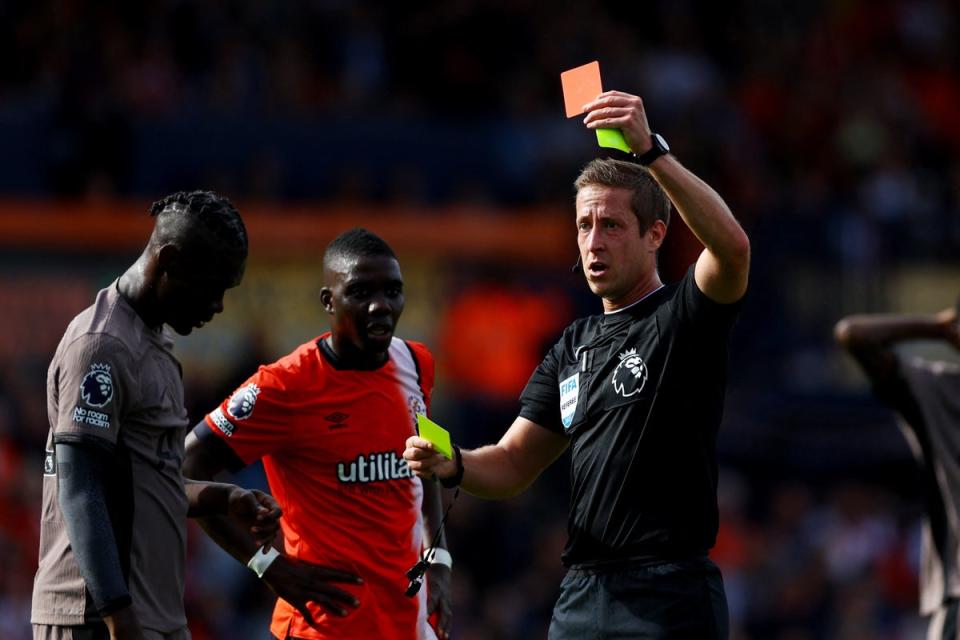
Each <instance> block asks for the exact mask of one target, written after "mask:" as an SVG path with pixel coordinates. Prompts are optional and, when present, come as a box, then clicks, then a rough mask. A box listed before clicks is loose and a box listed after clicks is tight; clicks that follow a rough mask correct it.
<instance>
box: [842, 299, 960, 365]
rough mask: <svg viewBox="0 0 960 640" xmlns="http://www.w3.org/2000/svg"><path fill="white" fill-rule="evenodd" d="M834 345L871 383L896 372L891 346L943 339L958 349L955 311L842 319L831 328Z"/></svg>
mask: <svg viewBox="0 0 960 640" xmlns="http://www.w3.org/2000/svg"><path fill="white" fill-rule="evenodd" d="M833 332H834V336H835V337H836V340H837V343H838V344H839V345H840V346H841V347H843V348H844V349H845V350H846V351H847V352H849V353H850V355H852V356H853V357H854V358H855V359H856V360H857V362H858V363H859V364H860V366H861V367H862V368H863V370H864V371H865V372H866V374H867V375H868V376H869V377H870V378H871V379H872V380H874V381H880V380H889V379H890V378H891V377H892V376H894V375H895V374H896V372H897V359H896V356H895V355H894V352H893V347H894V345H896V344H897V343H899V342H904V341H908V340H943V341H945V342H947V343H949V344H950V345H952V346H953V347H954V348H956V349H960V326H958V324H957V310H956V309H955V308H949V309H944V310H943V311H940V312H939V313H935V314H933V315H907V314H871V315H854V316H848V317H846V318H844V319H842V320H841V321H840V322H838V323H837V325H836V327H834V331H833Z"/></svg>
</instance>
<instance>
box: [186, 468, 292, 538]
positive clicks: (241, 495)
mask: <svg viewBox="0 0 960 640" xmlns="http://www.w3.org/2000/svg"><path fill="white" fill-rule="evenodd" d="M184 490H185V491H186V494H187V502H188V504H189V508H188V510H187V517H189V518H209V517H214V516H226V517H227V518H229V519H231V520H232V521H235V522H237V523H238V524H239V525H240V526H241V527H246V528H247V530H248V531H249V533H250V534H251V535H252V536H253V539H254V540H256V543H257V545H258V546H261V547H263V546H269V545H270V544H272V543H273V540H274V538H276V537H277V533H278V532H279V531H280V515H281V511H280V506H279V505H278V504H277V501H276V500H274V499H273V496H270V495H267V494H265V493H263V492H262V491H257V490H256V489H252V490H251V489H244V488H243V487H238V486H236V485H233V484H226V483H223V482H202V481H196V480H190V479H186V480H184Z"/></svg>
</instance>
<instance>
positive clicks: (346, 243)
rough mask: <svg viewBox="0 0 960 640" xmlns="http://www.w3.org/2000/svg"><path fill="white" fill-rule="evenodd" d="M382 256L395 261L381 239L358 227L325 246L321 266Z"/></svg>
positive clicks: (390, 250) (394, 256)
mask: <svg viewBox="0 0 960 640" xmlns="http://www.w3.org/2000/svg"><path fill="white" fill-rule="evenodd" d="M377 256H384V257H387V258H393V259H394V260H396V259H397V254H395V253H394V252H393V249H391V248H390V245H388V244H387V243H386V242H385V241H384V240H383V238H381V237H380V236H378V235H377V234H375V233H373V232H372V231H367V230H366V229H361V228H359V227H357V228H354V229H348V230H347V231H344V232H343V233H341V234H340V235H338V236H337V237H336V238H334V239H333V240H331V241H330V244H328V245H327V250H326V251H325V252H324V254H323V264H324V265H325V266H329V265H331V264H332V263H333V262H334V261H336V260H338V259H339V258H373V257H377Z"/></svg>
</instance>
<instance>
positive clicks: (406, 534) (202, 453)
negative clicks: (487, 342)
mask: <svg viewBox="0 0 960 640" xmlns="http://www.w3.org/2000/svg"><path fill="white" fill-rule="evenodd" d="M323 273H324V284H325V286H324V288H323V289H322V291H321V293H320V299H321V302H322V303H323V305H324V307H325V308H326V310H327V312H328V313H329V314H330V315H331V317H332V321H331V331H330V332H329V333H326V334H323V335H321V336H320V337H319V338H315V339H313V340H311V341H309V342H307V343H305V344H303V345H301V346H300V347H298V348H297V349H295V350H294V351H293V352H292V353H290V354H289V355H287V356H285V357H283V358H281V359H280V360H278V361H277V362H275V363H273V364H269V365H265V366H261V367H260V369H259V371H257V372H256V373H255V374H254V375H253V376H251V377H250V378H249V379H248V380H247V381H246V382H245V383H244V384H243V385H242V386H241V387H240V388H239V389H238V390H237V391H236V392H234V393H233V394H232V395H231V396H230V397H229V398H227V399H226V400H225V401H224V402H223V403H222V404H221V405H220V406H219V407H218V408H217V409H215V410H214V411H212V412H211V413H210V414H208V415H207V416H206V418H205V420H204V421H202V422H201V423H200V424H198V425H197V426H196V427H195V428H194V430H193V432H192V433H191V434H190V435H189V436H188V438H187V445H186V446H187V454H186V462H185V464H184V473H185V474H187V475H189V476H190V477H193V478H211V477H213V476H214V475H215V474H217V473H218V472H220V471H221V470H223V469H229V470H232V471H236V470H238V469H240V468H242V467H244V466H246V465H248V464H250V463H251V462H254V461H255V460H257V459H261V458H262V460H263V465H264V469H265V470H266V474H267V480H268V482H269V484H270V489H271V491H272V492H273V495H274V496H275V498H276V499H277V501H278V502H279V504H280V506H281V508H282V509H283V518H282V520H281V525H282V528H283V538H284V548H283V549H282V553H279V554H278V553H277V552H276V551H274V550H271V551H270V553H269V554H263V553H262V552H261V551H258V550H257V549H255V548H254V547H253V545H252V544H250V543H249V542H248V540H247V539H246V538H244V537H243V536H240V535H238V531H237V529H236V528H235V527H234V526H233V525H232V524H231V523H229V521H227V520H226V519H223V518H214V519H207V520H205V521H202V526H203V527H204V529H205V530H206V531H207V533H209V534H210V536H211V537H212V538H213V539H214V540H215V541H216V542H217V543H218V544H219V545H220V546H221V547H223V548H224V549H226V550H227V551H228V552H229V553H230V554H231V555H233V556H234V557H235V558H237V559H238V560H240V561H242V562H244V563H247V564H248V566H250V567H251V568H252V569H253V570H254V571H256V572H257V573H258V575H260V577H261V578H262V579H263V580H264V582H266V583H267V585H268V586H269V587H270V588H271V589H273V591H274V592H275V593H276V594H277V595H278V596H279V599H278V601H277V605H276V608H275V609H274V614H273V621H272V623H271V626H270V631H271V632H272V633H273V635H274V636H276V637H277V638H280V639H282V640H285V639H286V638H304V639H310V640H319V639H326V638H338V639H351V638H355V639H358V640H361V639H362V640H369V639H370V638H383V639H388V640H389V639H394V638H395V639H397V640H420V639H424V638H427V639H429V638H433V637H435V635H436V636H439V637H440V638H441V639H442V638H445V637H446V636H447V635H448V633H449V629H450V624H451V612H450V595H449V591H450V575H451V574H450V569H451V566H450V565H451V564H452V562H451V560H450V554H449V553H448V552H447V551H446V549H445V548H443V547H445V544H444V542H443V540H442V539H441V540H438V541H437V543H438V545H439V548H438V549H437V551H438V553H437V555H436V557H435V558H434V560H433V563H432V564H431V565H430V567H429V569H428V589H427V593H424V592H423V591H422V590H421V591H420V592H419V593H418V594H416V595H415V596H414V597H412V598H411V597H407V596H406V595H405V589H406V588H407V584H408V581H407V576H406V575H405V574H406V572H407V570H408V569H410V568H411V567H412V566H413V565H414V564H416V563H417V561H418V560H419V559H420V557H421V553H422V551H423V550H424V549H425V548H426V547H428V546H429V545H430V542H431V540H429V539H428V538H430V537H431V536H432V535H434V533H435V529H434V527H435V526H436V525H437V524H439V521H440V518H439V512H440V505H441V502H440V500H441V498H440V491H439V488H438V487H437V485H436V483H435V482H431V481H426V482H421V481H420V480H419V479H418V478H416V477H414V476H413V475H412V474H411V472H410V469H409V468H408V467H407V464H406V461H404V460H403V458H402V453H403V448H404V442H405V441H406V439H407V437H409V436H410V435H413V434H414V433H415V432H416V426H415V425H416V414H417V413H418V412H419V413H426V412H427V410H428V408H429V405H430V393H431V391H432V388H433V375H434V374H433V357H432V356H431V354H430V352H429V351H428V350H427V348H426V347H425V346H424V345H422V344H419V343H415V342H408V341H404V340H401V339H399V338H395V337H394V336H393V333H394V330H395V328H396V324H397V321H398V320H399V318H400V314H401V312H402V311H403V305H404V295H403V277H402V275H401V273H400V264H399V262H398V260H397V257H396V255H395V254H394V252H393V250H392V249H391V248H390V247H389V246H388V245H387V244H386V243H385V242H384V241H383V240H382V239H380V238H379V237H377V236H376V235H374V234H373V233H371V232H369V231H366V230H363V229H352V230H350V231H347V232H344V233H343V234H341V235H340V236H338V237H337V238H336V239H334V240H333V241H332V242H331V243H330V245H329V246H328V247H327V250H326V253H325V254H324V258H323ZM248 560H249V562H248ZM428 599H429V601H428ZM432 613H436V614H437V615H436V629H435V630H434V629H433V627H432V626H431V625H430V624H428V623H427V617H428V615H430V614H432ZM432 620H433V619H432Z"/></svg>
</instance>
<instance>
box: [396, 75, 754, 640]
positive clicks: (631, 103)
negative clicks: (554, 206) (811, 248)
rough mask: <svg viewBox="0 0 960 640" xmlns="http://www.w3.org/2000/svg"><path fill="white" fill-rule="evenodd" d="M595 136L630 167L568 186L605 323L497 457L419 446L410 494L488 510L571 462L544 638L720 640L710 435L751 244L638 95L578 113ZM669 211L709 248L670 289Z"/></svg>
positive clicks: (567, 341) (524, 414)
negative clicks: (612, 139) (664, 259)
mask: <svg viewBox="0 0 960 640" xmlns="http://www.w3.org/2000/svg"><path fill="white" fill-rule="evenodd" d="M586 111H587V116H586V118H585V119H584V122H585V123H586V125H587V127H588V128H590V129H597V128H609V129H620V130H621V131H622V132H623V134H624V136H625V138H626V140H627V142H628V144H629V145H630V147H631V149H633V150H634V151H635V158H634V162H632V163H631V162H623V161H618V160H610V159H601V160H594V161H593V162H591V163H590V164H588V165H587V166H586V167H585V168H584V170H583V171H582V172H581V174H580V176H579V177H578V178H577V180H576V182H575V186H576V190H577V197H576V225H577V243H578V245H579V249H580V261H581V264H582V268H583V272H584V275H585V277H586V279H587V283H588V284H589V286H590V289H591V290H592V291H593V292H594V293H595V294H596V295H598V296H600V298H601V300H602V302H603V311H604V313H603V314H601V315H596V316H591V317H588V318H581V319H579V320H577V321H575V322H574V323H573V324H571V325H570V326H569V327H567V329H566V330H565V331H564V333H563V335H562V336H561V338H560V340H559V341H558V342H557V343H556V345H554V347H553V348H552V349H551V350H550V352H549V353H548V354H547V356H546V357H545V358H544V360H543V362H541V364H540V366H538V367H537V369H536V370H535V371H534V372H533V375H532V376H531V378H530V381H529V382H528V383H527V386H526V389H524V391H523V393H522V395H521V398H520V402H521V409H520V415H519V416H518V417H517V419H516V420H515V421H514V423H513V424H512V425H511V426H510V428H509V429H508V430H507V432H506V434H504V436H503V437H502V438H501V439H500V441H499V442H498V443H497V444H495V445H488V446H485V447H481V448H479V449H475V450H472V451H465V450H464V451H461V450H459V449H457V450H456V455H455V456H454V459H453V460H447V459H446V458H445V457H443V456H442V455H441V454H439V453H437V452H436V451H435V450H434V449H433V446H432V445H431V444H430V443H429V442H428V441H426V440H424V439H422V438H419V437H416V436H414V437H411V438H410V439H408V440H407V449H406V451H405V452H404V457H405V458H406V459H407V461H408V463H409V465H410V467H411V469H412V470H413V471H414V472H415V473H416V474H417V475H420V476H421V477H430V476H433V475H436V476H437V477H439V478H440V479H441V481H442V482H443V483H444V485H445V486H448V487H451V486H455V485H457V484H460V485H461V486H462V487H463V488H464V489H465V490H466V491H468V492H470V493H473V494H475V495H477V496H480V497H483V498H490V499H497V498H506V497H509V496H513V495H516V494H518V493H520V492H521V491H523V490H524V489H526V488H527V487H528V486H529V485H530V484H531V483H532V482H533V481H534V480H535V479H536V478H537V476H539V475H540V473H541V472H542V471H543V470H544V469H545V468H546V467H547V466H548V465H550V464H551V463H552V462H553V461H554V460H556V459H557V458H558V457H559V456H560V455H561V454H562V453H563V451H564V450H565V449H566V448H567V447H568V446H570V447H572V449H573V452H572V453H573V455H572V472H571V482H572V485H573V486H572V492H571V493H572V495H571V504H570V514H569V520H568V533H569V540H568V542H567V546H566V548H565V550H564V552H563V562H564V564H565V565H566V566H567V567H568V568H569V570H568V572H567V575H566V577H565V578H564V580H563V583H562V585H561V591H560V597H559V599H558V601H557V603H556V605H555V607H554V611H553V619H552V621H551V623H550V632H549V637H550V638H551V639H553V640H560V639H567V638H571V639H574V638H575V639H576V640H587V639H590V638H607V637H618V638H619V637H630V638H697V639H703V638H727V636H728V626H729V625H728V619H727V607H726V598H725V595H724V590H723V581H722V579H721V576H720V572H719V570H718V569H717V567H716V565H714V564H713V563H712V562H711V561H710V560H709V559H708V557H707V553H708V551H709V549H710V548H711V547H712V546H713V544H714V542H715V539H716V534H717V528H718V516H717V499H716V489H717V462H716V436H717V430H718V428H719V426H720V421H721V417H722V414H723V402H724V391H725V386H726V362H727V343H728V339H729V335H730V331H731V328H732V326H733V324H734V321H735V319H736V316H737V312H738V308H739V304H738V303H739V301H740V300H741V298H742V297H743V295H744V293H745V292H746V289H747V276H748V271H749V264H750V244H749V240H748V239H747V236H746V234H745V233H744V231H743V229H742V228H741V227H740V225H739V224H738V223H737V221H736V220H735V219H734V217H733V215H732V214H731V213H730V210H729V209H728V208H727V206H726V204H724V202H723V200H722V199H721V198H720V196H719V195H717V193H716V192H715V191H713V189H711V188H710V187H709V186H708V185H706V184H705V183H704V182H703V181H701V180H700V179H699V178H697V177H696V176H695V175H693V174H692V173H691V172H690V171H688V170H687V169H685V168H684V167H683V166H682V165H681V164H680V163H679V162H678V161H677V160H676V159H675V158H674V157H673V156H671V155H670V153H669V147H668V146H667V144H666V142H665V141H664V139H663V138H662V137H661V136H660V135H658V134H653V133H651V131H650V128H649V125H648V124H647V117H646V114H645V112H644V108H643V102H642V101H641V99H640V98H639V97H637V96H633V95H629V94H626V93H621V92H618V91H608V92H605V93H603V94H600V95H599V96H598V97H597V99H596V100H594V101H593V102H591V103H590V104H588V105H586ZM671 203H672V205H673V206H674V207H675V208H676V210H677V211H678V213H679V214H680V216H681V217H682V218H683V221H684V222H685V223H686V224H687V226H688V227H689V228H690V229H691V230H692V231H693V233H694V234H695V235H696V236H697V238H698V239H699V240H700V242H702V243H703V245H704V246H705V249H704V250H703V252H702V253H701V254H700V256H699V258H698V259H697V261H696V264H695V265H693V266H692V267H691V268H690V269H689V270H688V271H687V273H686V275H685V276H684V277H683V279H682V280H681V281H680V282H678V283H676V284H672V285H665V284H664V283H663V282H661V280H660V276H659V274H658V272H657V250H658V249H659V248H660V246H661V244H662V243H663V240H664V236H665V235H666V232H667V225H668V223H669V216H670V209H671Z"/></svg>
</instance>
